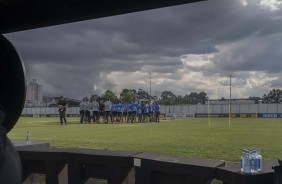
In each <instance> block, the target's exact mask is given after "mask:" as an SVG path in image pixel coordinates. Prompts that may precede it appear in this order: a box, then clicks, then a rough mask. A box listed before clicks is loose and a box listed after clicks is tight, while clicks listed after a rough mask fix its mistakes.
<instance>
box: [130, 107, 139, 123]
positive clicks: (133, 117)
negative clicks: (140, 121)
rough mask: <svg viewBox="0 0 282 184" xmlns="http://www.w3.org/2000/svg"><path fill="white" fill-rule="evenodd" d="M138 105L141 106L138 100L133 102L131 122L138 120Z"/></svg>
mask: <svg viewBox="0 0 282 184" xmlns="http://www.w3.org/2000/svg"><path fill="white" fill-rule="evenodd" d="M138 107H139V104H138V103H137V102H133V103H132V104H131V115H130V121H131V123H135V122H136V113H137V109H138Z"/></svg>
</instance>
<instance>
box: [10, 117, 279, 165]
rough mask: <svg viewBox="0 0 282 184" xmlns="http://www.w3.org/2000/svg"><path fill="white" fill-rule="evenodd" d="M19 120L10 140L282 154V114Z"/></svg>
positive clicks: (222, 155)
mask: <svg viewBox="0 0 282 184" xmlns="http://www.w3.org/2000/svg"><path fill="white" fill-rule="evenodd" d="M67 120H68V125H67V126H61V125H60V123H59V118H27V117H22V118H20V119H19V121H18V123H17V124H16V126H15V127H14V128H13V129H12V131H11V132H10V133H9V134H8V137H9V138H10V139H11V140H26V132H27V131H28V130H29V131H30V132H31V139H32V141H40V142H49V143H50V144H51V146H52V147H64V148H92V149H100V150H123V151H138V152H139V151H140V152H154V153H164V154H170V155H178V156H188V157H196V158H209V159H219V160H227V161H239V160H240V156H241V151H242V149H243V148H250V147H257V148H260V149H261V154H262V156H263V159H265V160H271V159H277V158H282V119H257V118H241V119H240V118H234V119H231V124H230V125H229V121H228V118H214V119H211V121H210V124H209V121H208V119H205V118H199V119H198V118H191V119H176V120H162V121H161V122H159V123H134V124H130V123H127V124H117V123H115V124H111V123H110V124H93V123H92V124H79V118H67Z"/></svg>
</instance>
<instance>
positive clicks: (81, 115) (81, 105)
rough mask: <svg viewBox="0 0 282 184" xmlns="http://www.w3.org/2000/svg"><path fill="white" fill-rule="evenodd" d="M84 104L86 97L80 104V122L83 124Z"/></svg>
mask: <svg viewBox="0 0 282 184" xmlns="http://www.w3.org/2000/svg"><path fill="white" fill-rule="evenodd" d="M84 104H85V98H83V99H82V101H81V102H80V104H79V114H80V123H81V124H82V123H83V119H84V114H85V113H84V110H85V107H84Z"/></svg>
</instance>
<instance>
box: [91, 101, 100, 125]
mask: <svg viewBox="0 0 282 184" xmlns="http://www.w3.org/2000/svg"><path fill="white" fill-rule="evenodd" d="M91 110H92V114H93V123H99V103H98V102H97V101H96V99H94V100H93V101H92V103H91Z"/></svg>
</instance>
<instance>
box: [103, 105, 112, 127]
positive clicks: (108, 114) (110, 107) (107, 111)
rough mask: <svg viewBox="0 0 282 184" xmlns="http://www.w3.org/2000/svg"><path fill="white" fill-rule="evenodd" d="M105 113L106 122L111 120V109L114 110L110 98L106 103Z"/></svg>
mask: <svg viewBox="0 0 282 184" xmlns="http://www.w3.org/2000/svg"><path fill="white" fill-rule="evenodd" d="M104 105H105V115H106V123H108V122H109V116H111V110H112V102H111V101H110V99H108V100H107V101H106V102H105V103H104Z"/></svg>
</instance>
